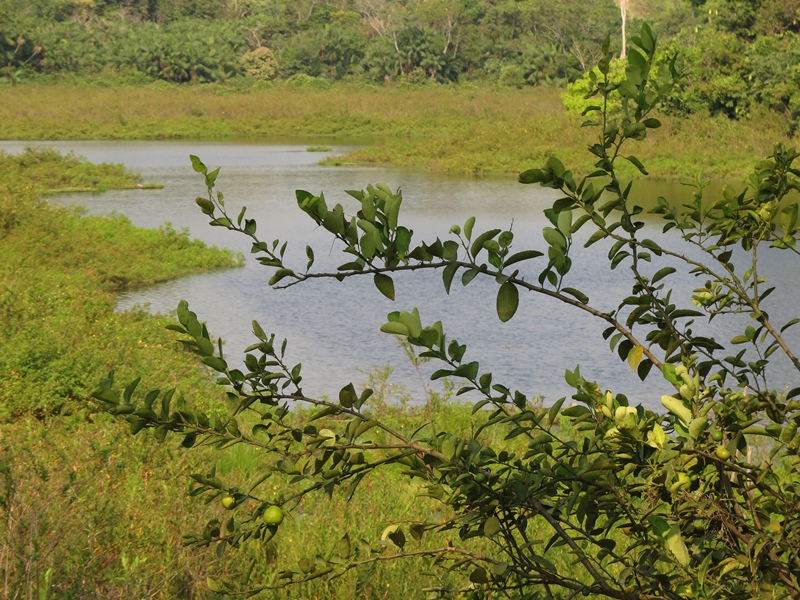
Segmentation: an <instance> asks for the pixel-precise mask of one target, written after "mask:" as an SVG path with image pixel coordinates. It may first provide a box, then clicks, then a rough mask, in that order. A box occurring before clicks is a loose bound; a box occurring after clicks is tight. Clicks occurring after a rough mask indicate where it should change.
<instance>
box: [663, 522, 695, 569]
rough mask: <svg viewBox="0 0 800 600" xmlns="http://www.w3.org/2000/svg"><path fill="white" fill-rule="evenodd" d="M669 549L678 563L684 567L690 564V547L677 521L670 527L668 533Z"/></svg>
mask: <svg viewBox="0 0 800 600" xmlns="http://www.w3.org/2000/svg"><path fill="white" fill-rule="evenodd" d="M667 550H669V551H670V552H671V553H672V555H673V556H674V557H675V560H677V561H678V564H680V565H681V566H683V567H686V566H688V565H689V560H690V559H689V549H688V548H687V547H686V544H685V543H684V541H683V537H682V536H681V529H680V527H679V526H678V524H677V523H676V524H675V525H673V526H672V527H670V528H669V532H668V533H667Z"/></svg>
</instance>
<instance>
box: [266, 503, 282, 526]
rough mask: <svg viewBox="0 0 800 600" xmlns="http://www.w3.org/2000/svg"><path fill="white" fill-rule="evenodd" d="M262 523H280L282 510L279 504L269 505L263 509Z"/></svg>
mask: <svg viewBox="0 0 800 600" xmlns="http://www.w3.org/2000/svg"><path fill="white" fill-rule="evenodd" d="M264 523H266V524H267V525H280V524H281V523H283V511H282V510H281V507H280V506H270V507H269V508H268V509H267V510H265V511H264Z"/></svg>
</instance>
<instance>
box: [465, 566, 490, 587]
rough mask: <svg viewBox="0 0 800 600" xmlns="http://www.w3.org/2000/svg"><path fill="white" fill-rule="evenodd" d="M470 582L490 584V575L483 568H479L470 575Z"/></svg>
mask: <svg viewBox="0 0 800 600" xmlns="http://www.w3.org/2000/svg"><path fill="white" fill-rule="evenodd" d="M469 580H470V582H472V583H475V584H478V585H480V584H482V583H489V574H488V573H487V572H486V569H484V568H483V567H477V568H476V569H475V570H474V571H473V572H472V573H470V574H469Z"/></svg>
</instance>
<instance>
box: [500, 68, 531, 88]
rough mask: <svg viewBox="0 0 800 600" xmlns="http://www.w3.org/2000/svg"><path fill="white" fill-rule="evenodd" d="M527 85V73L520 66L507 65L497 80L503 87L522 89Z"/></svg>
mask: <svg viewBox="0 0 800 600" xmlns="http://www.w3.org/2000/svg"><path fill="white" fill-rule="evenodd" d="M526 83H527V82H526V81H525V71H524V70H523V69H522V67H521V66H519V65H506V66H505V67H503V68H502V69H501V70H500V76H499V77H498V78H497V84H498V85H500V86H503V87H515V88H522V87H524V86H525V85H526Z"/></svg>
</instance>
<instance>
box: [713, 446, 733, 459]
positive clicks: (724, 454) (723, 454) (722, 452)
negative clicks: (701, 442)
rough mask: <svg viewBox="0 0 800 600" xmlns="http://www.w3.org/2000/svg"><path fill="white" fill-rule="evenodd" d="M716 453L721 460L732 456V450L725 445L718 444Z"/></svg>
mask: <svg viewBox="0 0 800 600" xmlns="http://www.w3.org/2000/svg"><path fill="white" fill-rule="evenodd" d="M714 454H716V455H717V458H718V459H720V460H728V459H729V458H730V457H731V451H730V450H728V449H727V448H726V447H725V446H717V449H716V450H714Z"/></svg>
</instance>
